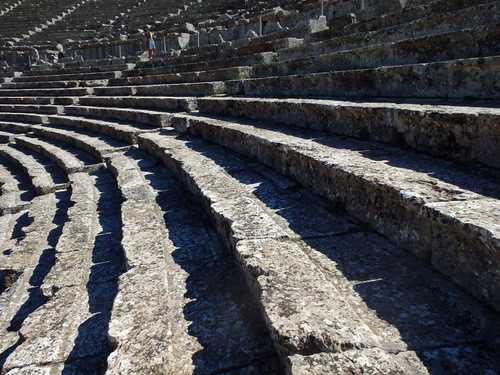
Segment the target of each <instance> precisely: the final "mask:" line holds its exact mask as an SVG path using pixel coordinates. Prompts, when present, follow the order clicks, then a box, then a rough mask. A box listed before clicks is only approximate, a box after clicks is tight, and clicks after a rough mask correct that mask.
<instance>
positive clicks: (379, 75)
mask: <svg viewBox="0 0 500 375" xmlns="http://www.w3.org/2000/svg"><path fill="white" fill-rule="evenodd" d="M499 62H500V58H499V57H498V56H494V57H487V58H477V59H464V60H451V61H443V62H434V63H424V64H410V65H400V66H388V67H380V68H367V69H357V70H348V71H334V72H327V73H310V74H299V75H288V76H275V77H267V78H250V79H246V80H236V81H228V82H226V87H227V93H228V94H230V95H248V96H273V97H287V96H288V97H290V96H292V97H300V96H302V97H306V96H321V97H325V96H326V97H378V98H381V97H382V98H388V97H389V98H390V97H393V98H394V97H396V98H440V99H446V98H453V99H470V98H475V99H491V100H498V98H499V97H500V94H499V90H498V87H497V85H496V80H495V79H494V75H495V73H494V72H496V71H497V70H498V65H499Z"/></svg>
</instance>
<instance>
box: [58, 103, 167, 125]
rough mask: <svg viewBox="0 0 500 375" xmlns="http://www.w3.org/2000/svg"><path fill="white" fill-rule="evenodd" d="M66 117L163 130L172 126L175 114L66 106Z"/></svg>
mask: <svg viewBox="0 0 500 375" xmlns="http://www.w3.org/2000/svg"><path fill="white" fill-rule="evenodd" d="M64 111H65V114H66V115H70V116H90V117H99V118H103V119H115V120H122V121H126V122H130V123H134V124H135V123H138V124H142V125H146V126H149V127H153V128H163V127H166V126H170V125H171V121H172V116H173V114H172V113H170V112H163V111H162V112H160V111H157V110H150V109H135V108H109V107H103V106H83V105H78V106H66V107H64Z"/></svg>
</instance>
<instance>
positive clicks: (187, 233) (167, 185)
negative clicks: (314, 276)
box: [139, 163, 283, 375]
mask: <svg viewBox="0 0 500 375" xmlns="http://www.w3.org/2000/svg"><path fill="white" fill-rule="evenodd" d="M139 165H141V163H139ZM147 165H148V163H142V166H141V169H143V170H145V169H146V168H147ZM149 165H150V164H149ZM163 172H164V173H165V176H167V178H166V179H165V177H163V178H160V177H158V176H159V175H158V174H157V173H151V174H149V175H148V177H147V178H148V180H149V182H150V184H151V186H152V187H153V188H154V189H155V190H157V191H159V194H158V197H157V203H158V204H159V205H160V207H161V208H162V210H163V212H164V213H165V214H164V219H165V222H166V225H167V229H168V231H169V232H168V233H169V239H170V241H172V244H173V246H174V248H175V249H176V250H175V251H173V253H172V258H173V260H174V262H175V263H177V264H178V265H179V266H180V267H181V268H182V270H183V271H184V272H185V273H186V274H187V278H186V279H185V288H186V293H185V295H184V298H186V299H187V300H188V301H190V302H188V303H187V304H186V305H185V306H184V308H183V316H184V319H185V320H186V321H188V322H190V325H189V330H188V334H189V335H190V336H192V337H193V338H195V340H196V342H197V343H198V344H200V345H201V346H202V347H203V349H201V350H198V351H196V352H195V353H194V354H193V356H192V358H191V359H190V361H192V363H193V364H194V366H195V368H194V371H193V374H200V375H201V374H223V373H238V374H263V375H264V374H273V375H275V374H276V375H279V374H282V373H283V370H282V368H283V367H282V365H281V363H280V362H279V360H278V357H277V355H276V352H275V349H274V347H273V345H272V342H271V340H270V338H269V334H268V332H267V329H266V327H265V324H264V322H263V321H262V316H261V313H260V311H259V310H258V309H257V306H256V305H255V304H254V302H253V301H252V299H251V296H250V291H249V290H248V287H247V285H246V283H245V280H244V279H243V277H242V275H241V274H240V271H239V269H238V267H237V265H236V264H235V263H234V260H233V259H232V257H231V256H230V254H229V252H228V251H227V250H226V249H225V248H224V247H223V245H222V244H221V243H220V241H219V240H218V238H217V235H216V233H215V230H214V229H213V227H212V226H211V224H210V222H209V218H208V217H207V216H206V215H205V213H204V211H203V210H202V209H201V207H199V204H198V203H197V202H196V201H195V200H194V198H193V197H192V195H191V194H190V193H189V192H188V191H187V190H186V189H185V187H184V186H183V185H182V184H181V183H180V182H179V181H177V180H176V178H175V177H174V176H173V175H171V174H170V173H169V172H168V171H166V170H164V171H163Z"/></svg>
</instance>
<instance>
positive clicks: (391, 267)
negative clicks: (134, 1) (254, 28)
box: [0, 0, 500, 374]
mask: <svg viewBox="0 0 500 375" xmlns="http://www.w3.org/2000/svg"><path fill="white" fill-rule="evenodd" d="M365 3H366V4H365ZM403 3H404V4H403ZM363 4H364V7H361V8H360V6H359V4H358V3H357V2H354V1H343V2H335V3H330V4H329V5H328V10H327V12H330V13H327V14H329V15H328V18H329V20H328V24H329V25H330V29H329V30H326V31H321V32H318V33H314V34H311V35H309V36H307V37H306V38H304V40H299V39H297V38H295V39H293V38H290V35H291V34H280V35H283V37H284V38H288V39H283V40H279V41H276V42H270V37H269V36H264V37H262V38H254V40H253V41H252V42H250V41H244V42H243V41H242V42H238V43H234V44H232V45H231V46H232V48H233V49H230V48H229V44H227V43H224V44H221V45H220V48H217V47H214V46H210V47H209V46H207V47H200V48H193V49H191V50H188V51H186V52H185V53H183V54H181V55H180V56H179V57H175V58H174V57H172V58H169V59H164V60H163V59H162V60H161V61H160V60H153V61H152V62H142V63H137V64H136V66H135V69H132V70H119V68H118V66H115V67H116V72H115V73H113V74H110V75H100V73H97V72H96V71H95V70H91V69H88V68H86V67H85V66H84V65H83V64H82V66H81V69H80V68H79V67H78V65H77V64H74V65H71V66H68V67H64V68H61V69H60V70H58V71H57V72H55V71H47V72H45V73H46V74H43V73H42V72H40V73H35V72H33V73H32V75H31V76H30V77H29V78H20V77H19V78H13V79H12V81H11V82H8V83H5V84H3V85H2V89H1V90H0V130H1V131H2V132H3V133H2V137H3V139H4V142H8V143H10V144H11V145H9V146H2V149H7V150H9V151H10V150H15V151H16V152H12V151H11V152H10V154H9V155H10V156H9V158H10V159H12V161H16V160H18V161H19V160H23V159H24V158H25V157H27V155H31V154H32V152H33V151H35V152H36V153H38V154H43V155H45V156H46V157H48V158H49V159H51V160H52V162H53V163H56V164H58V165H59V166H60V167H62V168H63V169H64V170H65V171H66V173H67V174H68V180H69V181H71V187H72V197H71V201H74V202H75V205H74V206H73V207H71V209H68V213H67V216H68V220H67V221H66V223H65V225H64V226H62V227H61V228H60V229H59V235H57V236H55V238H57V239H58V242H57V243H55V242H54V244H53V245H51V246H52V247H53V248H54V249H55V254H56V256H55V258H54V260H53V265H52V266H51V268H50V270H49V272H47V273H46V274H44V276H43V282H38V283H37V284H36V288H38V289H39V290H40V291H41V292H43V293H44V296H45V298H46V299H48V300H44V301H42V303H39V304H38V305H37V310H36V311H31V312H30V313H29V314H25V315H26V317H25V318H24V319H23V320H22V321H19V320H18V323H17V325H16V326H15V329H14V330H11V331H9V333H6V334H5V337H6V338H5V340H4V341H2V343H1V347H2V353H1V354H0V364H2V365H3V367H4V370H6V371H8V373H9V371H10V372H11V373H15V371H16V369H17V368H24V369H26V370H25V371H28V372H29V371H32V372H35V371H42V368H45V369H48V370H47V371H52V372H54V373H64V372H65V371H73V370H74V371H77V370H78V369H79V368H84V367H85V368H91V369H93V371H94V372H96V373H104V372H107V373H110V374H111V373H117V374H118V373H149V372H165V373H183V372H184V373H186V372H187V373H195V372H199V373H224V372H231V371H240V370H241V371H242V372H244V373H277V374H278V373H291V374H313V373H321V374H323V373H324V374H330V373H341V374H347V373H368V372H372V373H389V372H391V373H405V374H406V373H408V374H426V373H440V374H441V373H443V374H447V373H450V374H452V373H456V372H462V373H474V374H475V373H496V372H499V371H500V362H499V361H498V359H497V358H496V357H494V356H492V355H491V353H496V352H498V349H499V347H498V346H499V344H500V336H499V335H500V332H499V328H498V327H500V324H499V323H500V315H499V312H500V293H499V290H500V285H499V283H498V277H497V274H498V269H499V268H500V267H499V266H500V262H499V259H498V256H497V254H498V250H499V245H498V243H499V235H500V227H499V224H498V223H499V222H500V216H499V212H500V210H499V208H500V207H499V204H500V203H499V202H500V200H499V199H500V197H499V192H500V185H499V181H500V180H499V178H498V177H499V171H498V168H499V166H500V165H499V164H498V160H500V158H499V156H500V155H499V151H498V150H499V149H500V148H499V147H498V146H499V144H498V143H499V140H500V138H499V134H498V129H497V128H498V126H497V124H498V118H499V117H500V110H499V107H498V99H499V98H498V79H497V78H495V77H496V76H495V72H496V70H497V65H498V61H497V60H498V46H497V45H496V44H495V42H493V40H494V39H495V35H496V34H497V33H498V31H497V28H498V27H497V25H496V22H497V20H496V19H495V17H494V16H492V14H494V11H495V10H497V7H498V2H496V1H481V2H475V3H474V4H470V3H467V2H454V3H453V4H451V2H449V1H447V0H435V1H432V0H420V1H417V0H415V1H412V2H410V3H408V4H406V2H400V1H390V0H387V1H373V2H368V1H366V2H363ZM298 5H299V4H296V6H298ZM301 6H302V7H303V9H306V8H307V7H313V6H315V5H313V4H312V3H307V4H302V5H301ZM213 9H215V8H213ZM314 9H316V10H317V8H314ZM335 9H336V10H337V11H338V12H337V13H335V14H333V13H332V12H333V10H335ZM353 11H354V12H355V13H356V17H355V18H356V19H357V22H355V23H352V21H353V17H354V16H353V15H350V13H352V12H353ZM471 14H474V15H475V17H472V18H471V17H467V15H471ZM437 24H439V28H435V29H433V25H437ZM464 30H466V31H464ZM274 35H275V36H276V35H278V34H274ZM285 35H286V36H285ZM453 43H457V45H458V46H461V45H465V46H467V47H464V48H458V47H457V46H456V45H454V44H453ZM467 43H469V44H467ZM360 45H362V46H363V47H360ZM448 45H451V46H452V48H449V47H448ZM436 46H439V50H437V49H436ZM436 51H439V53H436ZM103 64H104V62H103ZM106 64H108V63H107V62H106ZM107 66H108V68H110V67H111V69H113V65H107ZM37 74H38V77H40V80H38V79H37ZM58 74H59V77H61V78H62V79H61V80H57V79H54V78H56V75H58ZM97 81H98V83H97V84H90V82H97ZM69 86H73V87H69ZM228 94H229V95H228ZM19 133H29V134H28V135H26V136H23V135H20V134H19ZM14 142H15V143H16V145H15V146H13V145H12V143H14ZM67 145H70V146H71V147H76V148H78V149H80V150H82V151H84V152H85V153H88V154H91V155H92V156H93V157H94V158H95V159H96V160H99V161H102V162H104V164H103V165H101V164H99V163H97V162H96V163H93V164H92V165H96V166H99V167H101V166H102V167H103V168H105V169H104V170H98V171H96V172H90V176H89V173H88V171H87V170H86V169H82V168H84V163H82V162H78V159H79V158H81V156H78V155H77V156H74V157H71V156H69V155H68V154H67V152H64V151H60V150H64V149H65V148H66V147H68V146H67ZM132 146H133V147H132ZM26 148H30V149H31V150H32V151H31V152H28V151H23V150H26ZM139 149H140V150H139ZM82 151H80V152H82ZM72 154H73V155H76V153H75V152H72ZM6 155H7V154H6ZM21 164H23V165H28V164H27V163H25V162H24V161H23V162H21ZM104 165H105V166H104ZM96 168H97V167H96ZM92 170H94V169H92ZM27 172H28V176H30V172H29V170H27ZM109 172H111V173H112V175H111V174H110V173H109ZM174 176H175V177H174ZM175 178H177V180H176V179H175ZM31 179H32V181H33V183H34V184H36V179H35V174H34V173H31ZM100 179H104V180H105V182H104V183H103V185H105V186H106V187H104V186H103V185H102V183H101V184H99V183H98V181H99V180H100ZM38 191H39V192H46V190H40V189H39V190H38ZM47 191H49V190H47ZM188 192H189V193H190V194H192V196H193V197H194V199H192V198H191V197H190V195H189V193H188ZM73 193H74V198H73ZM107 194H109V195H107ZM46 195H53V193H49V194H46ZM98 196H100V197H101V198H100V199H99V198H98ZM104 197H106V201H107V203H108V205H107V206H106V207H109V211H108V210H106V209H100V208H99V206H103V207H104V205H105V202H104ZM195 201H196V202H197V203H195ZM84 202H88V204H85V203H84ZM96 202H97V203H96ZM31 206H33V202H31V204H30V206H29V209H30V213H31V210H32V207H31ZM26 207H27V206H23V207H22V209H26ZM20 209H21V208H20ZM201 209H203V210H204V212H205V213H204V214H201ZM49 211H50V210H49ZM33 212H36V211H33ZM80 212H81V217H80V216H79V213H80ZM6 215H11V214H10V213H8V212H6ZM204 215H206V216H204ZM84 218H86V219H85V220H84ZM193 218H195V219H194V222H193ZM207 218H208V219H209V221H210V222H211V223H212V224H213V226H214V227H215V229H210V228H209V227H208V226H207V221H206V219H207ZM9 220H10V219H9ZM9 220H6V221H9ZM73 221H74V223H73ZM96 222H98V223H99V224H100V226H101V227H100V228H99V229H92V226H91V225H90V224H89V223H96ZM111 223H112V224H111ZM79 227H81V229H80V230H77V229H76V228H79ZM200 228H201V229H200ZM72 233H80V235H78V236H76V237H75V236H74V235H72ZM107 235H110V236H111V237H114V238H115V241H111V245H110V246H108V244H107V243H106V239H101V236H104V237H106V236H107ZM216 235H217V236H218V238H219V240H216V239H215V236H216ZM80 238H81V240H82V241H83V242H82V244H81V245H78V248H81V249H84V250H83V252H82V253H80V252H77V251H74V249H75V248H71V246H73V245H74V244H76V242H75V241H76V240H79V239H80ZM92 239H94V243H93V244H92V243H91V242H92ZM100 241H102V242H100ZM219 241H220V242H219ZM118 242H119V244H120V246H118ZM221 242H222V244H221ZM4 243H5V244H12V241H11V240H9V239H6V240H4ZM78 243H79V242H78ZM21 244H22V242H21ZM68 244H73V245H69V246H70V247H68V248H66V247H65V246H68ZM9 246H10V245H9ZM108 248H109V249H110V250H109V252H108V251H107V249H108ZM224 248H225V249H228V250H229V252H227V253H224ZM59 249H60V250H59ZM65 249H66V250H65ZM67 249H69V250H67ZM83 254H87V255H86V256H84V255H83ZM90 254H92V255H90ZM96 254H97V255H96ZM229 254H231V255H229ZM8 255H9V254H8V252H7V253H4V257H6V258H7V257H8ZM90 256H91V257H92V261H90V258H89V257H90ZM110 257H112V258H114V259H116V260H117V261H116V262H115V263H112V262H111V260H110V259H111V258H110ZM230 257H232V258H233V259H234V260H235V262H236V263H237V264H238V266H239V268H240V270H241V271H242V274H243V276H244V278H245V279H246V283H247V285H248V289H247V288H246V287H244V286H243V285H242V283H241V278H239V277H238V276H237V271H236V269H235V268H232V267H230V264H231V260H230ZM7 260H8V261H9V262H10V259H7ZM108 261H109V262H110V264H109V267H110V270H111V271H109V272H110V273H109V274H108V273H107V272H108V271H103V268H99V267H98V268H99V269H98V270H95V268H94V267H96V266H98V265H102V264H103V263H107V262H108ZM8 264H10V263H8ZM27 264H28V263H27ZM29 264H35V263H33V262H32V263H29ZM76 264H81V265H82V267H79V268H77V267H75V265H76ZM8 270H10V271H11V272H15V273H16V275H17V274H19V275H21V276H19V278H18V279H17V280H18V281H17V282H15V283H13V284H10V285H9V288H6V291H5V292H4V294H2V303H3V304H6V305H5V306H8V308H7V309H6V311H8V313H6V315H5V317H2V322H5V321H7V320H8V319H11V318H10V317H11V316H12V315H15V314H16V310H15V303H16V301H19V300H18V299H17V300H12V301H14V302H9V303H7V302H5V300H3V297H4V295H5V296H6V297H9V298H10V296H12V295H13V294H12V293H14V292H13V291H14V290H16V291H17V292H16V293H19V294H18V295H22V296H27V295H28V294H27V293H28V292H27V287H26V285H27V284H26V280H27V279H26V277H28V276H26V275H29V272H26V271H25V270H24V268H22V267H17V268H16V267H14V266H9V267H8ZM227 275H229V276H227ZM22 280H24V281H22ZM23 283H24V284H23ZM233 283H234V284H233ZM103 287H105V288H103ZM16 288H17V289H16ZM103 289H106V291H104V290H103ZM115 294H116V296H115ZM23 298H27V297H23ZM99 298H102V303H98V302H97V300H98V299H99ZM240 298H241V299H240ZM250 298H251V299H252V300H253V303H255V304H256V306H255V305H253V303H251V302H250ZM68 301H71V302H72V303H71V304H69V305H68ZM247 305H248V306H254V307H251V313H246V312H245V309H246V308H245V307H244V306H247ZM254 309H258V310H259V311H260V313H259V314H261V317H262V318H263V319H262V320H259V319H257V318H256V316H257V315H259V314H256V310H254ZM51 311H60V312H61V313H60V316H57V317H56V316H54V315H53V314H52V313H51ZM76 311H79V312H80V313H79V314H77V313H76ZM96 312H99V313H100V314H99V315H98V316H97V317H95V318H92V317H91V315H90V314H93V313H96ZM89 313H90V314H89ZM9 314H10V315H9ZM70 317H71V318H70ZM61 321H65V322H67V323H65V325H64V329H61V330H57V329H56V327H58V326H61ZM94 322H95V325H94ZM190 325H191V326H190ZM264 325H265V326H266V327H267V330H268V333H267V334H266V333H265V332H264V331H263V327H264ZM40 326H41V328H40ZM2 327H3V328H2V329H3V332H6V331H5V330H6V329H7V328H8V324H3V326H2ZM254 327H255V328H254ZM12 332H14V333H15V334H12ZM18 332H19V334H20V335H21V336H19V335H18ZM19 337H22V338H23V339H24V340H25V341H23V342H21V341H18V340H19ZM46 337H53V340H52V341H51V343H52V344H50V347H49V344H47V343H48V341H47V340H45V338H46ZM271 342H272V343H273V344H274V348H275V349H276V352H274V351H272V350H270V343H271ZM73 343H74V344H73ZM89 343H93V344H89ZM109 345H110V346H109ZM35 348H37V350H35ZM40 348H42V349H40ZM266 353H267V355H269V357H268V358H266ZM278 358H279V359H280V361H281V362H278Z"/></svg>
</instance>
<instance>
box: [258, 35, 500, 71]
mask: <svg viewBox="0 0 500 375" xmlns="http://www.w3.org/2000/svg"><path fill="white" fill-rule="evenodd" d="M495 35H500V25H495V26H491V27H480V28H475V29H467V30H461V31H457V32H452V33H443V34H437V35H430V36H424V37H419V38H411V39H406V40H398V41H395V42H389V43H380V44H379V43H378V42H377V41H374V42H365V43H362V38H363V37H362V36H359V41H357V42H355V43H353V46H347V47H345V46H344V45H343V44H342V43H341V42H340V43H338V44H336V45H334V47H333V48H331V49H333V50H334V51H331V49H330V48H328V47H327V46H324V45H322V46H317V45H313V46H311V48H310V50H309V51H306V53H305V56H302V54H301V53H299V55H298V56H297V57H293V58H291V59H290V60H286V61H280V62H276V63H272V64H263V65H258V66H255V67H254V69H253V74H254V76H255V77H256V78H258V77H268V76H279V75H288V74H307V73H318V72H329V71H332V67H333V69H335V70H336V71H339V70H353V69H363V68H377V67H380V66H393V65H408V64H417V63H432V62H439V61H446V60H456V59H467V58H477V57H488V56H494V55H496V54H498V48H496V46H495V45H494V43H492V40H495V39H497V38H496V37H495ZM360 45H362V47H360ZM300 52H304V51H300Z"/></svg>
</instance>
